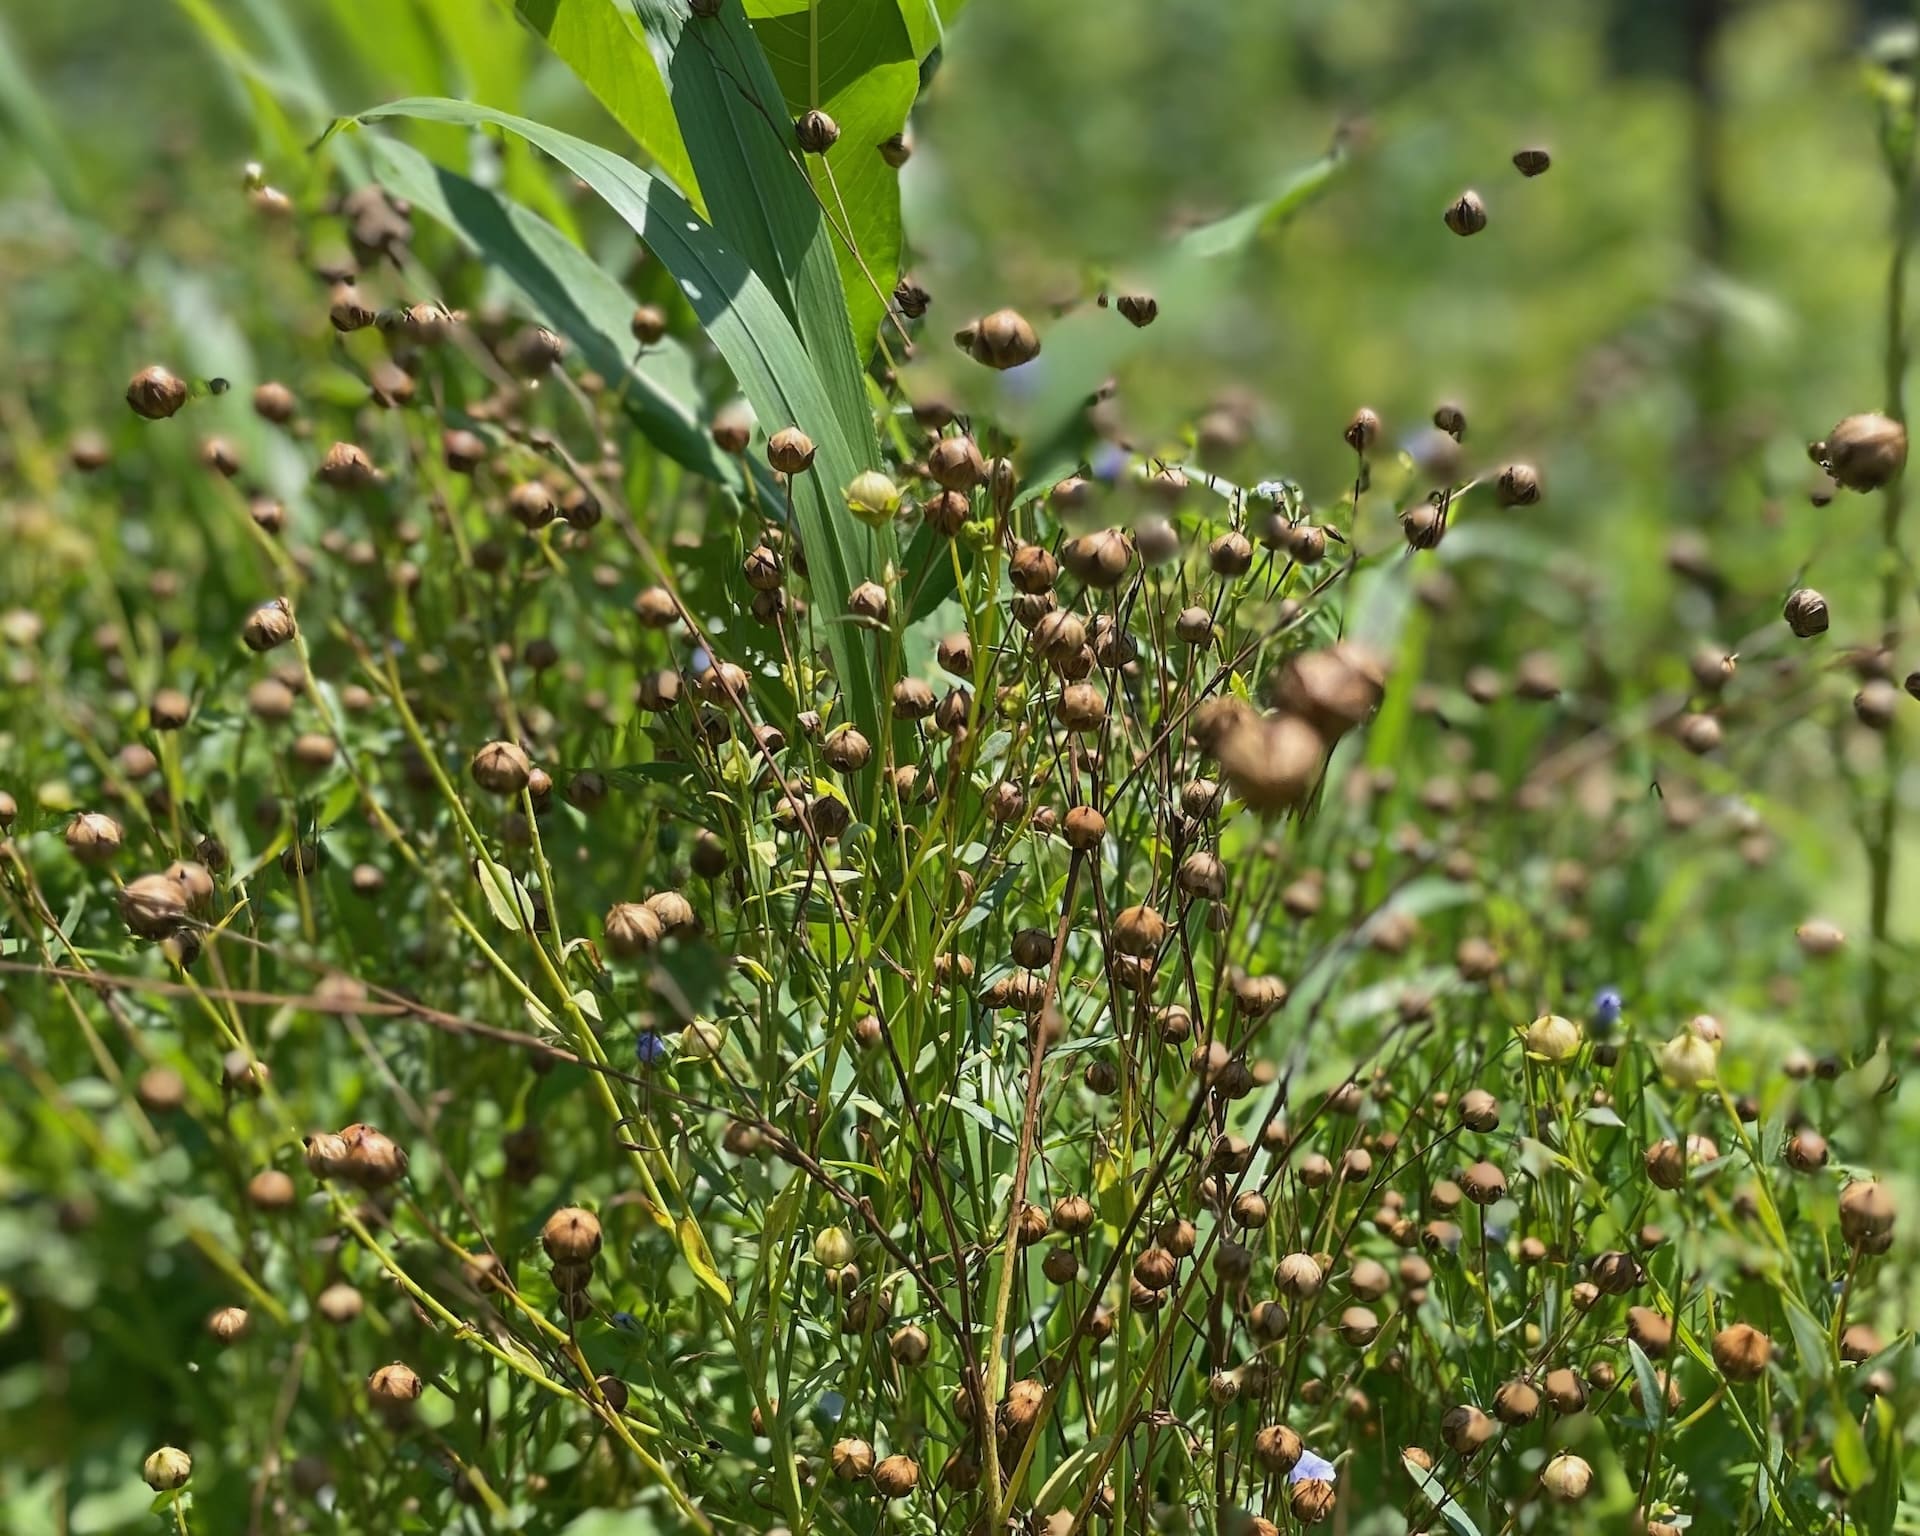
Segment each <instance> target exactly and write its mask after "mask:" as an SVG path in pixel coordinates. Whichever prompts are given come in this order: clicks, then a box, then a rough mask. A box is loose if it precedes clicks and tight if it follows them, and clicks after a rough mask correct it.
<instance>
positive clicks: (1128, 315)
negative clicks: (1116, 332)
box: [1113, 293, 1160, 326]
mask: <svg viewBox="0 0 1920 1536" xmlns="http://www.w3.org/2000/svg"><path fill="white" fill-rule="evenodd" d="M1113 307H1114V308H1115V309H1117V310H1119V311H1120V314H1121V317H1122V318H1123V319H1125V320H1126V321H1127V322H1128V324H1130V325H1136V326H1148V325H1152V324H1153V322H1154V321H1155V320H1157V319H1158V318H1159V316H1160V301H1159V300H1158V299H1156V298H1154V296H1153V295H1152V294H1150V293H1123V294H1121V295H1120V297H1119V298H1117V299H1115V300H1114V301H1113Z"/></svg>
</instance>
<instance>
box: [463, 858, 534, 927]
mask: <svg viewBox="0 0 1920 1536" xmlns="http://www.w3.org/2000/svg"><path fill="white" fill-rule="evenodd" d="M473 877H474V879H476V880H478V881H479V882H480V894H481V895H482V896H484V897H486V899H487V906H488V908H489V909H490V910H491V911H492V913H493V915H494V918H495V919H496V920H497V921H498V922H499V924H500V926H501V927H503V928H511V929H513V930H514V931H515V932H516V933H527V932H530V931H532V928H533V898H532V897H531V896H529V895H528V894H527V892H526V888H525V887H524V886H522V885H521V884H520V882H519V881H518V880H516V879H514V878H513V875H512V873H511V872H510V871H508V870H507V869H505V868H503V867H502V866H501V865H498V864H496V863H494V862H493V860H492V859H489V858H486V857H485V856H482V857H480V858H477V859H475V860H474V861H473Z"/></svg>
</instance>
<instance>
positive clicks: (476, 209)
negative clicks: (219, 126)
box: [368, 138, 774, 495]
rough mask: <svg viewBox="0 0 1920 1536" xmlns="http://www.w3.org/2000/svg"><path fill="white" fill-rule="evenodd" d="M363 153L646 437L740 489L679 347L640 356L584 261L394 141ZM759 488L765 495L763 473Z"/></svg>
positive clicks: (614, 295) (616, 306)
mask: <svg viewBox="0 0 1920 1536" xmlns="http://www.w3.org/2000/svg"><path fill="white" fill-rule="evenodd" d="M368 159H369V161H370V163H371V164H372V167H373V174H374V177H375V178H376V179H377V180H378V181H379V182H380V184H381V185H382V186H384V187H385V188H386V189H387V190H388V191H389V192H391V193H393V194H394V195H395V196H396V197H404V198H406V199H408V200H409V201H411V202H412V203H413V205H414V207H415V208H416V209H418V210H420V211H423V212H425V213H429V214H431V215H432V216H433V217H434V218H436V219H438V220H439V221H440V222H441V223H443V224H445V225H446V226H447V227H448V228H449V229H451V230H452V231H453V232H454V234H456V235H458V236H459V237H460V240H461V241H462V243H464V244H465V245H466V246H467V247H468V248H469V249H470V250H472V251H474V252H475V253H477V254H478V255H480V256H482V257H484V258H485V259H486V260H487V261H489V262H491V263H492V264H493V265H494V266H496V267H498V268H499V269H500V271H501V272H503V273H504V274H505V275H506V276H507V278H508V279H509V280H511V282H512V283H513V285H514V286H515V287H516V288H518V289H519V290H520V292H521V293H522V294H523V295H524V296H525V298H526V300H527V302H528V304H529V305H531V306H532V308H533V309H534V310H535V312H536V313H537V314H538V315H539V316H540V318H541V319H542V320H544V321H545V322H546V323H547V324H548V325H549V326H551V327H552V328H553V329H554V330H555V331H556V332H558V333H559V334H560V335H562V336H564V337H566V339H567V340H568V341H569V342H570V343H572V345H573V346H574V348H575V350H576V351H578V352H579V353H580V355H581V357H582V358H583V359H584V360H585V361H586V363H587V365H588V366H589V367H591V368H592V369H594V371H595V372H597V373H598V374H600V376H601V377H602V378H604V379H606V380H607V381H608V383H609V385H610V386H612V387H613V388H614V390H615V392H616V394H617V395H618V397H619V399H620V402H621V405H622V407H623V408H624V409H625V411H626V413H627V416H628V418H629V419H630V420H631V421H632V422H633V424H634V425H635V426H637V427H638V428H639V429H640V430H641V431H642V432H643V433H645V434H646V436H647V438H648V440H649V441H651V442H654V443H656V444H658V445H659V446H660V447H661V448H663V449H665V450H666V452H667V453H668V454H670V455H671V456H672V457H673V458H674V459H676V460H678V461H679V462H680V463H682V464H684V465H686V466H687V468H689V469H691V470H694V471H695V472H697V473H699V474H702V475H705V476H706V477H707V478H708V479H710V480H717V481H719V482H720V483H721V484H722V485H726V486H730V487H732V488H733V489H734V490H735V491H736V492H738V491H739V490H740V489H741V484H742V482H741V478H740V469H739V465H738V463H737V461H735V460H734V459H732V458H729V457H728V456H727V455H725V454H723V453H721V452H720V450H719V449H718V448H716V447H715V446H714V444H713V437H712V435H711V434H710V433H709V432H708V431H707V429H706V426H705V424H704V422H703V420H702V416H701V413H700V412H699V411H698V409H697V406H698V402H699V398H700V397H699V390H698V386H697V385H696V384H695V382H694V377H693V363H692V360H691V359H690V358H689V357H688V356H687V354H686V350H685V348H683V347H681V346H680V345H679V343H678V342H675V341H674V340H673V339H672V338H671V337H669V338H666V339H664V340H662V341H661V342H659V343H658V344H657V345H655V346H653V347H650V348H648V349H647V351H646V352H645V353H644V354H640V353H639V350H638V349H637V348H636V347H635V346H634V345H633V342H632V340H631V332H630V331H629V329H628V323H629V321H630V320H631V319H632V316H633V300H632V299H631V298H630V297H629V296H628V294H627V291H626V289H624V288H622V287H621V286H620V284H619V282H617V281H616V280H615V279H614V278H613V277H611V276H610V275H609V274H607V273H606V272H603V271H602V270H601V269H600V268H599V267H598V266H597V265H595V263H594V261H593V258H592V257H590V256H588V255H587V253H586V252H585V251H582V250H581V249H580V248H579V247H578V246H576V245H574V244H573V242H572V241H570V240H568V239H567V238H566V236H565V235H563V234H561V233H560V231H559V230H557V229H555V228H554V227H553V226H552V225H551V224H549V223H547V221H546V220H545V219H542V218H540V217H539V216H538V215H536V214H534V213H532V212H531V211H529V210H528V209H526V208H523V207H521V206H520V205H519V204H518V203H515V202H513V201H512V200H511V199H509V198H506V197H503V196H501V195H500V194H499V193H497V192H492V191H489V190H488V189H487V188H485V187H482V186H479V185H478V184H476V183H474V182H472V181H469V180H467V178H466V177H464V176H457V175H455V174H454V173H453V172H452V171H449V170H445V169H442V168H441V167H439V166H436V165H435V164H433V162H432V161H430V160H428V159H427V157H426V156H425V155H423V154H421V153H420V152H419V151H418V150H416V149H413V148H412V147H410V146H409V145H406V144H402V143H400V142H399V141H398V140H395V139H389V138H376V139H374V140H373V141H372V143H371V145H370V146H369V150H368ZM762 492H763V494H766V495H772V494H774V483H773V477H772V475H771V473H768V474H767V475H766V476H765V477H764V480H763V486H762Z"/></svg>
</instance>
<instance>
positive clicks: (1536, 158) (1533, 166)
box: [1513, 145, 1553, 176]
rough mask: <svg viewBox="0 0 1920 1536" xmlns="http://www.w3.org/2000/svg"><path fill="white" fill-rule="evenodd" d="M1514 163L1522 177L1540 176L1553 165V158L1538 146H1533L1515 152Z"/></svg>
mask: <svg viewBox="0 0 1920 1536" xmlns="http://www.w3.org/2000/svg"><path fill="white" fill-rule="evenodd" d="M1513 163H1514V165H1515V167H1516V168H1517V169H1518V170H1519V172H1520V174H1521V175H1522V176H1539V175H1541V174H1543V173H1544V172H1545V171H1546V169H1547V167H1549V166H1550V165H1552V164H1553V156H1551V155H1550V154H1548V153H1547V151H1546V150H1544V149H1542V148H1540V147H1539V146H1538V145H1531V146H1529V147H1528V148H1526V149H1517V150H1515V151H1514V153H1513Z"/></svg>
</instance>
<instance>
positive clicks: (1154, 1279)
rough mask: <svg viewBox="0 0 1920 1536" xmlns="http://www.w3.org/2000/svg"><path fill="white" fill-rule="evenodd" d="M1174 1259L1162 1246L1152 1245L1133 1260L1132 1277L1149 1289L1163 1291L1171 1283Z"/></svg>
mask: <svg viewBox="0 0 1920 1536" xmlns="http://www.w3.org/2000/svg"><path fill="white" fill-rule="evenodd" d="M1174 1271H1175V1261H1174V1257H1173V1255H1172V1254H1171V1253H1169V1252H1168V1251H1167V1250H1166V1249H1165V1248H1162V1247H1158V1246H1155V1247H1152V1248H1148V1249H1146V1250H1145V1251H1144V1252H1142V1253H1141V1255H1140V1257H1139V1258H1137V1259H1135V1260H1134V1261H1133V1278H1134V1280H1135V1281H1136V1282H1138V1283H1139V1284H1140V1285H1143V1286H1145V1287H1146V1288H1147V1289H1148V1290H1150V1291H1163V1290H1165V1289H1166V1288H1167V1287H1168V1286H1169V1285H1171V1284H1173V1277H1174Z"/></svg>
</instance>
